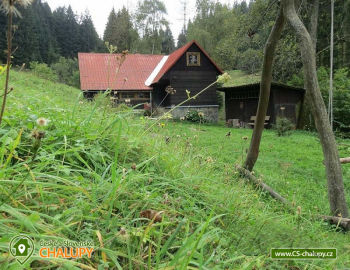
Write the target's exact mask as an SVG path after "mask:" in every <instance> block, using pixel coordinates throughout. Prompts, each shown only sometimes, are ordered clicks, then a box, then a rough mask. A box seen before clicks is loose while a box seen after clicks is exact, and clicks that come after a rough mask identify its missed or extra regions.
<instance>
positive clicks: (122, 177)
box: [0, 72, 350, 269]
mask: <svg viewBox="0 0 350 270" xmlns="http://www.w3.org/2000/svg"><path fill="white" fill-rule="evenodd" d="M11 84H12V86H13V87H14V91H13V92H12V93H11V94H10V98H9V103H8V104H9V106H8V108H7V113H6V119H5V123H6V124H5V125H3V126H2V128H1V129H0V143H1V148H0V166H1V171H0V187H1V189H0V198H1V202H0V212H1V213H0V239H1V240H0V250H1V253H0V265H1V267H3V268H4V269H17V268H18V264H17V262H16V261H15V260H14V259H13V257H12V256H11V255H9V252H8V244H9V241H10V239H11V238H12V237H13V236H15V235H17V234H18V233H25V234H27V235H30V236H32V237H33V238H35V241H36V243H39V241H40V240H42V239H46V240H49V239H51V240H55V239H69V240H72V241H73V240H75V241H83V240H92V241H93V242H94V244H95V248H96V251H95V253H94V255H93V258H91V259H88V258H84V259H81V260H77V261H75V260H63V259H56V260H43V259H41V258H40V257H38V253H37V252H35V253H34V256H33V257H31V259H30V260H29V261H28V262H27V263H26V264H25V267H26V268H27V269H36V268H45V269H47V268H57V267H61V268H62V269H74V267H75V269H78V268H80V269H96V268H99V269H103V268H106V269H107V268H109V269H344V268H349V267H350V245H349V242H350V235H349V233H343V232H336V229H335V228H334V227H331V226H329V225H328V224H325V223H323V222H321V221H319V220H318V219H316V218H315V215H317V214H328V212H329V207H328V203H327V192H326V180H325V175H324V167H323V165H322V154H321V148H320V145H319V142H318V139H317V136H316V135H315V134H310V133H305V132H294V133H293V134H292V135H291V136H289V137H277V136H276V134H275V133H274V131H265V132H264V136H263V142H262V148H261V153H260V158H259V161H258V163H257V166H256V174H258V175H259V176H260V177H262V178H263V179H264V181H265V182H266V183H268V184H269V185H271V186H272V187H273V188H274V189H276V190H277V191H278V192H280V193H281V194H282V195H283V196H285V197H287V198H288V199H289V200H291V201H294V202H295V204H296V205H297V206H301V209H302V211H301V215H297V214H296V213H291V212H288V211H287V210H285V209H284V208H283V206H282V205H281V204H279V203H278V202H276V201H274V200H272V199H271V198H270V197H268V196H266V195H265V194H264V193H262V192H260V191H258V190H256V189H255V188H254V187H252V186H251V185H249V184H246V182H245V181H244V180H243V179H240V178H239V176H238V174H237V173H236V172H235V170H234V165H235V164H236V163H241V161H242V159H243V158H244V156H245V152H246V149H247V147H248V145H249V138H250V136H251V130H245V129H235V130H232V135H231V136H230V137H227V136H225V135H226V133H227V132H228V131H229V129H228V128H225V127H222V126H215V125H198V124H186V123H179V122H162V123H161V124H160V125H154V126H152V124H153V123H154V122H151V120H147V119H144V118H143V117H141V116H139V115H134V114H133V113H132V112H131V111H117V110H116V109H114V108H111V107H110V106H108V101H107V100H106V99H104V98H103V97H99V98H98V99H97V101H95V102H87V101H85V100H84V99H83V98H82V97H81V96H80V93H79V91H78V90H76V89H74V88H70V87H67V86H64V85H61V84H54V83H51V82H48V81H45V80H42V79H38V78H36V77H34V76H32V75H30V74H25V73H17V72H13V73H12V82H11ZM39 117H44V118H46V119H49V120H50V122H49V124H48V125H47V126H45V127H40V126H38V125H37V124H36V120H37V119H38V118H39ZM33 130H34V132H33ZM38 131H45V136H44V138H42V139H41V140H40V147H38V145H39V144H38V140H37V139H34V138H33V135H34V136H36V135H35V134H37V132H38ZM41 134H42V133H41ZM245 137H247V138H248V139H246V138H245ZM339 148H340V151H341V153H342V155H344V156H345V155H347V156H348V155H349V152H350V141H345V140H344V141H339ZM36 149H37V150H36ZM344 178H345V181H346V183H345V184H346V190H347V194H348V195H347V199H348V202H350V197H349V194H350V183H349V178H350V166H349V165H344ZM146 209H152V210H156V211H163V220H162V221H161V222H157V223H152V222H150V220H148V219H146V218H145V217H144V215H142V214H141V212H142V211H144V210H146ZM99 236H100V237H99ZM272 247H275V248H276V247H336V248H337V249H338V258H337V259H336V260H299V261H296V260H295V261H293V260H288V261H287V260H281V261H280V260H278V261H276V260H272V259H271V258H270V257H269V252H270V248H272Z"/></svg>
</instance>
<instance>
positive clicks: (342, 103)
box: [289, 67, 350, 137]
mask: <svg viewBox="0 0 350 270" xmlns="http://www.w3.org/2000/svg"><path fill="white" fill-rule="evenodd" d="M317 76H318V81H319V85H320V90H321V93H322V97H323V101H324V103H325V104H326V106H328V95H329V68H325V67H320V68H319V69H318V70H317ZM289 83H290V84H292V85H295V86H301V87H303V76H302V74H301V73H300V74H298V75H294V76H293V78H292V79H291V80H290V81H289ZM333 88H334V89H333V116H334V129H335V132H336V133H337V135H341V136H343V137H349V136H350V135H349V132H350V91H349V89H350V70H349V69H347V68H342V69H336V70H334V79H333ZM304 106H305V107H304V108H303V109H304V110H305V112H306V113H305V114H304V115H303V117H304V118H307V119H306V120H305V119H303V122H304V123H308V122H309V121H307V120H308V118H309V115H310V111H311V110H310V104H309V103H308V102H307V100H306V102H305V105H304ZM313 122H314V121H313V119H312V123H308V125H309V126H311V127H312V128H314V125H313Z"/></svg>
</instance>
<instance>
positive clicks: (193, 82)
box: [165, 44, 219, 105]
mask: <svg viewBox="0 0 350 270" xmlns="http://www.w3.org/2000/svg"><path fill="white" fill-rule="evenodd" d="M187 52H200V62H201V65H200V66H187V61H186V53H185V54H184V55H182V56H181V57H180V59H179V60H178V61H177V63H176V64H175V65H174V66H173V67H172V68H171V69H170V70H169V72H168V74H165V76H166V77H167V78H169V82H170V85H171V86H172V87H173V88H174V89H176V94H174V95H172V96H171V97H170V98H169V103H170V105H177V104H179V103H180V102H182V101H184V100H185V99H187V94H186V89H187V90H189V91H190V92H191V96H193V95H195V94H197V93H198V92H199V91H201V90H202V89H203V88H205V87H207V86H208V85H209V84H211V83H213V82H214V81H216V77H217V76H218V75H219V72H218V71H217V69H216V67H215V66H214V65H213V64H212V63H211V61H210V60H209V59H208V57H206V56H205V55H204V54H203V53H202V52H201V50H200V49H199V48H198V47H197V45H196V44H193V45H192V46H191V47H190V48H189V49H188V50H187ZM216 90H217V89H216V86H212V87H211V88H209V89H208V90H206V91H205V92H204V93H202V94H201V95H200V96H199V97H198V98H196V99H195V100H191V101H189V102H188V103H186V105H217V104H218V102H217V95H216Z"/></svg>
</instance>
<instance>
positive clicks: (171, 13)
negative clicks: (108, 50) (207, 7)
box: [44, 0, 236, 40]
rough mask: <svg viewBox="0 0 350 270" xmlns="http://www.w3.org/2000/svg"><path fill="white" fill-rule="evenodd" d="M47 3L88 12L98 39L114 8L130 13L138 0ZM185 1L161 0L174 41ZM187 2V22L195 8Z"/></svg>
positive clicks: (225, 0) (54, 0)
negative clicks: (69, 6)
mask: <svg viewBox="0 0 350 270" xmlns="http://www.w3.org/2000/svg"><path fill="white" fill-rule="evenodd" d="M44 1H46V2H47V3H49V5H50V7H51V9H52V10H54V9H56V8H57V7H59V6H68V5H71V6H72V8H73V10H74V12H76V13H78V14H80V13H82V12H84V11H85V10H86V9H88V10H89V13H90V14H91V17H92V19H93V21H94V25H95V27H96V30H97V33H98V34H99V35H100V37H102V36H103V31H104V29H105V26H106V23H107V18H108V15H109V13H110V11H111V9H112V7H114V8H115V9H116V10H118V9H120V8H122V7H123V6H126V7H128V8H129V10H131V11H132V12H133V11H135V9H136V6H137V2H138V0H97V1H96V0H44ZM184 1H185V0H163V2H164V3H165V5H166V8H167V11H168V15H167V19H168V21H169V22H170V28H171V31H172V32H173V35H174V38H175V40H176V39H177V36H178V35H179V33H180V32H181V29H182V26H183V17H184V15H183V14H184V10H183V9H184V5H183V2H184ZM217 1H219V2H221V3H226V4H233V3H234V2H235V1H236V0H217ZM186 2H187V16H188V18H187V20H188V19H189V18H193V16H194V14H195V12H196V8H195V4H196V0H186Z"/></svg>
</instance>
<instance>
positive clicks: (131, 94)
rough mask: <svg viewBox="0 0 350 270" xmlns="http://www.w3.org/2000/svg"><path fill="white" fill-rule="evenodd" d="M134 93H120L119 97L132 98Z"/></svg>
mask: <svg viewBox="0 0 350 270" xmlns="http://www.w3.org/2000/svg"><path fill="white" fill-rule="evenodd" d="M134 97H135V93H121V98H134Z"/></svg>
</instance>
